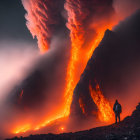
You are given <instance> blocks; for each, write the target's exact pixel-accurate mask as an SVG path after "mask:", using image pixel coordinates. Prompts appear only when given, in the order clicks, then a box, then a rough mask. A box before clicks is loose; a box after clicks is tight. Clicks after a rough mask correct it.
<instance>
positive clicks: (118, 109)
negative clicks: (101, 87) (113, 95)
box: [113, 100, 122, 123]
mask: <svg viewBox="0 0 140 140" xmlns="http://www.w3.org/2000/svg"><path fill="white" fill-rule="evenodd" d="M113 111H114V113H115V120H116V123H117V118H118V119H119V122H120V113H121V112H122V107H121V105H120V104H119V103H118V100H116V101H115V104H114V106H113Z"/></svg>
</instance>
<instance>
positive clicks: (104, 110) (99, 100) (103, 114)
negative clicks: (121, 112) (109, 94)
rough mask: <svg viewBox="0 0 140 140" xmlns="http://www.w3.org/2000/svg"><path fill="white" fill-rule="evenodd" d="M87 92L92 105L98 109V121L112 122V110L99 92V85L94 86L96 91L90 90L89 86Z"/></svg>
mask: <svg viewBox="0 0 140 140" xmlns="http://www.w3.org/2000/svg"><path fill="white" fill-rule="evenodd" d="M89 90H90V95H91V97H92V99H93V101H94V103H95V104H96V105H97V107H98V109H99V112H98V117H99V119H100V120H101V121H104V122H111V121H112V120H113V119H112V118H113V110H112V108H111V106H110V103H109V102H108V101H107V99H105V97H104V96H103V94H102V92H101V91H100V88H99V85H97V86H96V91H95V90H93V89H92V87H91V85H90V86H89Z"/></svg>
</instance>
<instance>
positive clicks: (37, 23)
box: [22, 0, 66, 52]
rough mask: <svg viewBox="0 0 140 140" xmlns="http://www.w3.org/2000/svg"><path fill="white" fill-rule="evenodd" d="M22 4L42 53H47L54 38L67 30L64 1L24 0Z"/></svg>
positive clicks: (28, 23) (30, 28)
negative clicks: (59, 32)
mask: <svg viewBox="0 0 140 140" xmlns="http://www.w3.org/2000/svg"><path fill="white" fill-rule="evenodd" d="M22 3H23V6H24V8H25V9H26V11H27V14H26V16H25V17H26V19H27V27H28V29H29V30H30V32H31V34H32V36H33V37H37V40H38V46H39V48H40V51H41V52H45V51H46V50H48V49H49V48H50V42H51V39H52V36H53V35H56V34H58V31H61V32H62V30H63V29H64V28H65V20H64V18H63V9H64V6H63V3H64V0H59V1H58V0H51V1H50V0H22ZM63 31H64V30H63ZM64 34H66V31H64Z"/></svg>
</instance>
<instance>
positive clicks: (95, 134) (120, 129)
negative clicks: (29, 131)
mask: <svg viewBox="0 0 140 140" xmlns="http://www.w3.org/2000/svg"><path fill="white" fill-rule="evenodd" d="M139 118H140V103H139V105H138V106H137V107H136V110H135V111H133V113H132V115H131V116H128V117H126V118H125V119H124V120H123V121H122V122H120V123H118V124H113V125H109V126H104V127H97V128H93V129H90V130H86V131H80V132H76V133H64V134H58V135H55V134H46V135H45V134H44V135H43V134H42V135H30V136H29V137H24V138H23V137H20V138H18V137H15V138H13V139H7V140H57V139H58V140H91V139H92V140H93V139H95V140H134V139H135V140H139V139H140V133H139V132H140V119H139Z"/></svg>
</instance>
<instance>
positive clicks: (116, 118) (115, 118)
mask: <svg viewBox="0 0 140 140" xmlns="http://www.w3.org/2000/svg"><path fill="white" fill-rule="evenodd" d="M115 121H116V122H115V123H117V113H115Z"/></svg>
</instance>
